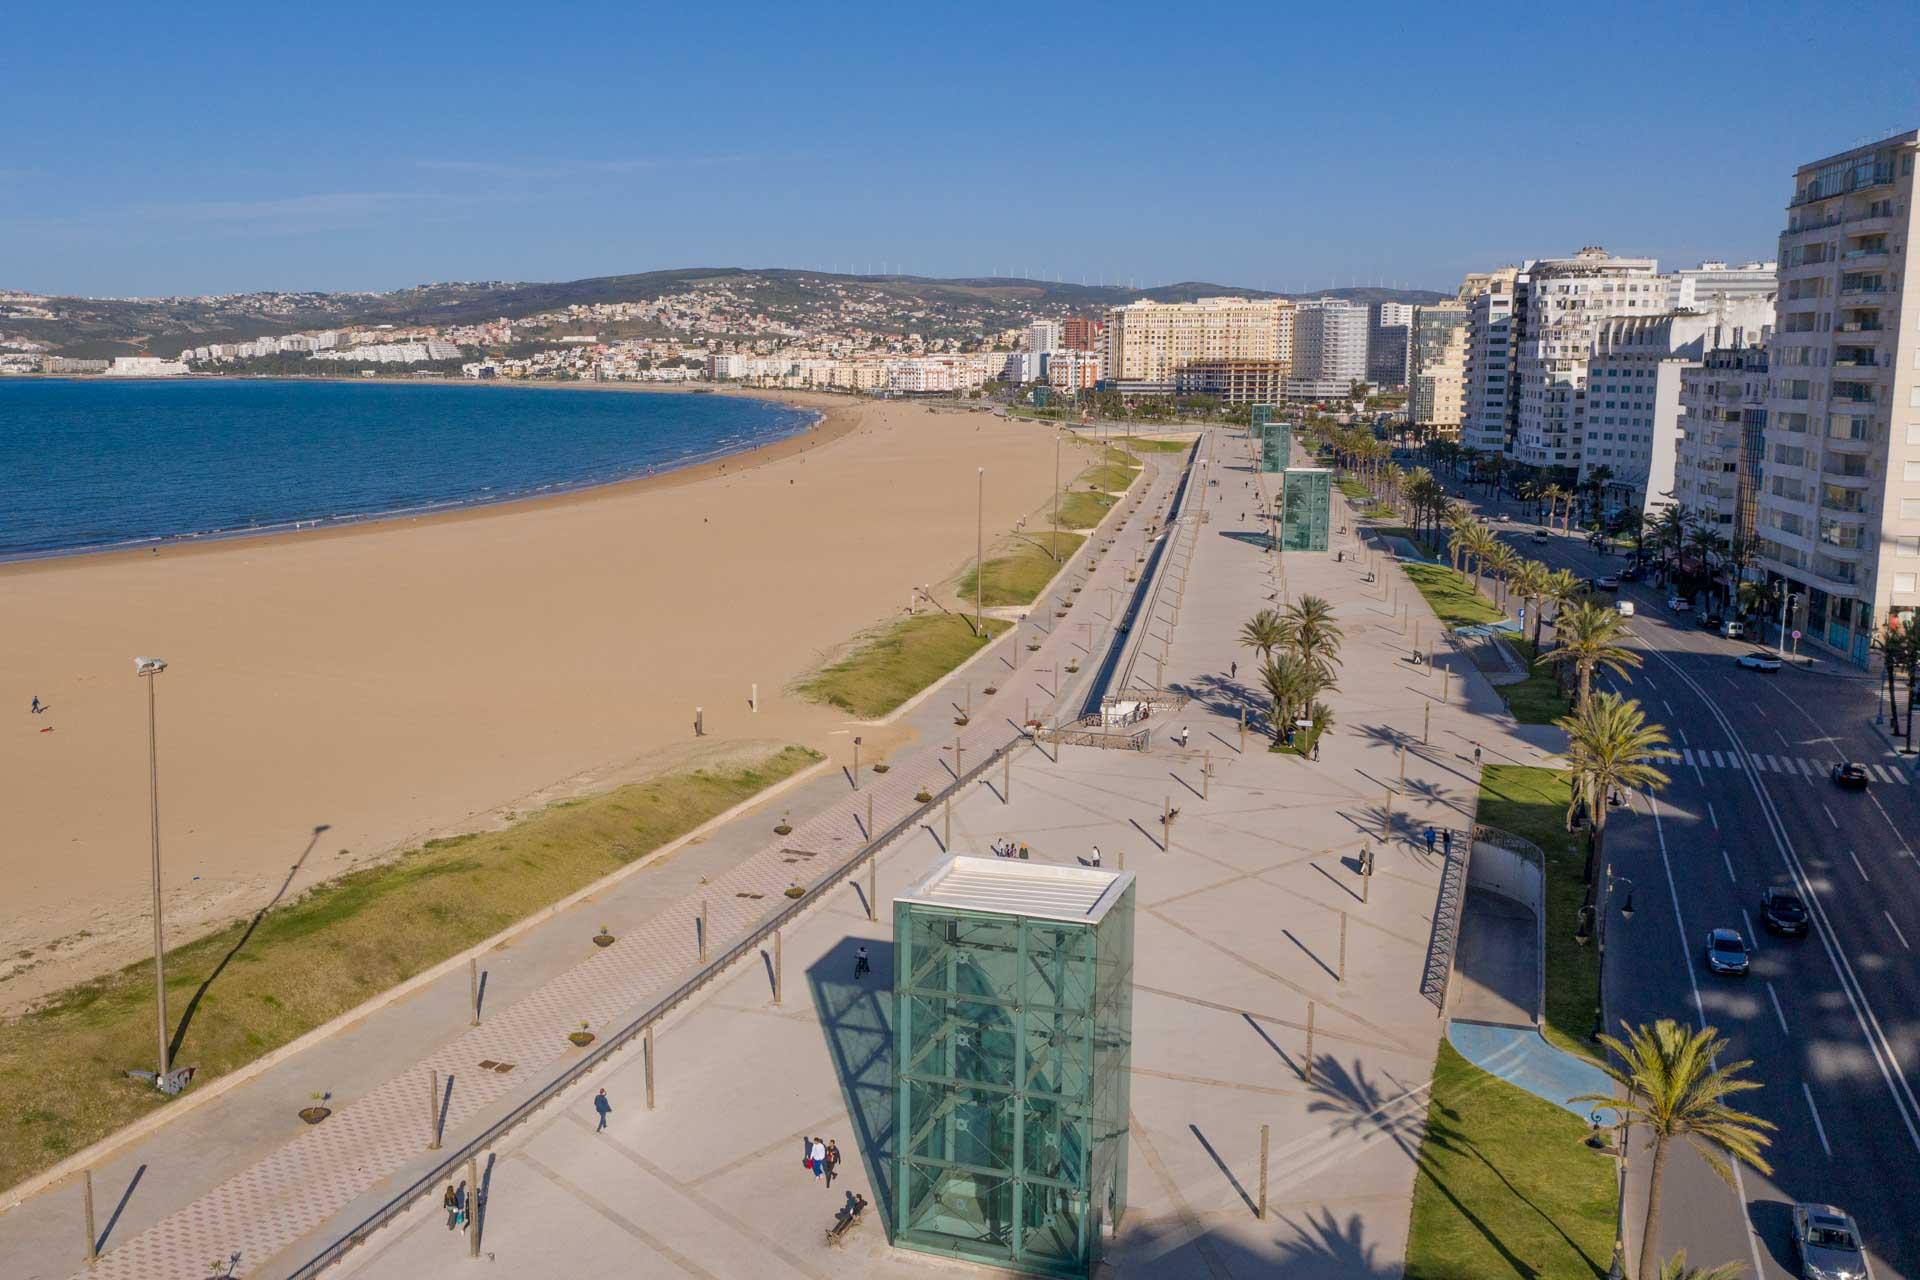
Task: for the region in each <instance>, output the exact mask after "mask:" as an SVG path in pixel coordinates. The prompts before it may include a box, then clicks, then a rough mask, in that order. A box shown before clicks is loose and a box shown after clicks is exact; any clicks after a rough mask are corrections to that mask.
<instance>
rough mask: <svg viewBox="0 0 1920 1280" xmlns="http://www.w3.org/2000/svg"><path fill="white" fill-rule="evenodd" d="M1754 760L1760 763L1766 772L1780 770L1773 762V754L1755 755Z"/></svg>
mask: <svg viewBox="0 0 1920 1280" xmlns="http://www.w3.org/2000/svg"><path fill="white" fill-rule="evenodd" d="M1753 762H1754V763H1755V764H1757V765H1759V766H1760V768H1761V770H1762V771H1763V772H1766V773H1778V772H1780V770H1779V768H1778V767H1777V766H1776V765H1775V764H1774V763H1773V757H1772V756H1755V757H1754V758H1753Z"/></svg>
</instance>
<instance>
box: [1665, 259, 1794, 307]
mask: <svg viewBox="0 0 1920 1280" xmlns="http://www.w3.org/2000/svg"><path fill="white" fill-rule="evenodd" d="M1778 273H1779V264H1778V263H1775V262H1748V263H1743V264H1742V265H1740V266H1737V267H1730V266H1728V265H1727V264H1726V263H1724V262H1703V263H1701V264H1700V265H1699V266H1697V267H1683V268H1681V269H1680V270H1678V271H1676V272H1674V273H1673V309H1674V310H1675V311H1711V310H1713V308H1714V307H1715V306H1716V305H1717V304H1719V303H1722V302H1733V301H1736V300H1738V299H1740V298H1761V297H1772V296H1773V293H1774V290H1775V288H1776V283H1775V282H1776V280H1777V278H1778Z"/></svg>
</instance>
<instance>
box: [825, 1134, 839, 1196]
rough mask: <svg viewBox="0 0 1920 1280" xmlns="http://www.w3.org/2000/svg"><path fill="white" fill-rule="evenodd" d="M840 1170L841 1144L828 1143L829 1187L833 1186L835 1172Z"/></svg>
mask: <svg viewBox="0 0 1920 1280" xmlns="http://www.w3.org/2000/svg"><path fill="white" fill-rule="evenodd" d="M839 1168H840V1144H839V1143H838V1142H828V1143H827V1185H828V1186H829V1187H831V1186H832V1185H833V1175H834V1174H835V1172H837V1171H838V1170H839Z"/></svg>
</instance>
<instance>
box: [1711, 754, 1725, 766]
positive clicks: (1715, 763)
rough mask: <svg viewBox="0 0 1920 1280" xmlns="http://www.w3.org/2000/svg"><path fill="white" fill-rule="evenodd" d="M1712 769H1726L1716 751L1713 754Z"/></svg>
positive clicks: (1723, 761)
mask: <svg viewBox="0 0 1920 1280" xmlns="http://www.w3.org/2000/svg"><path fill="white" fill-rule="evenodd" d="M1713 767H1714V768H1716V769H1724V768H1726V767H1727V762H1726V761H1725V760H1722V759H1721V758H1720V753H1719V752H1718V751H1716V752H1714V753H1713Z"/></svg>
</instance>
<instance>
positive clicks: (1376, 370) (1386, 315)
mask: <svg viewBox="0 0 1920 1280" xmlns="http://www.w3.org/2000/svg"><path fill="white" fill-rule="evenodd" d="M1412 325H1413V307H1412V306H1410V305H1408V304H1407V303H1404V302H1376V303H1374V304H1373V306H1372V307H1370V308H1368V315H1367V381H1368V382H1371V383H1373V384H1374V385H1375V386H1377V387H1403V386H1406V385H1408V382H1407V379H1408V377H1409V376H1410V375H1409V371H1408V368H1407V356H1408V350H1407V343H1408V340H1409V338H1410V336H1411V331H1412Z"/></svg>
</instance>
